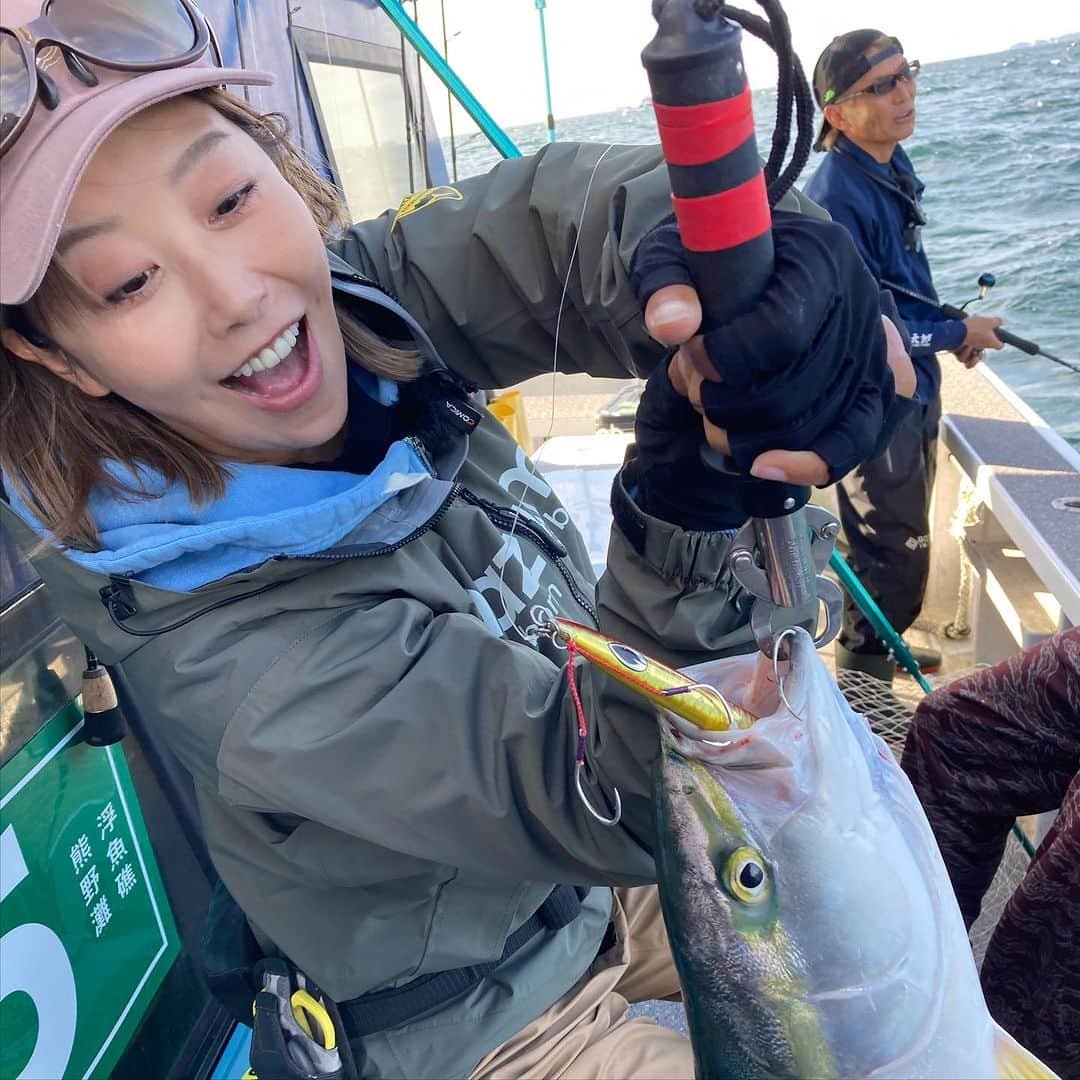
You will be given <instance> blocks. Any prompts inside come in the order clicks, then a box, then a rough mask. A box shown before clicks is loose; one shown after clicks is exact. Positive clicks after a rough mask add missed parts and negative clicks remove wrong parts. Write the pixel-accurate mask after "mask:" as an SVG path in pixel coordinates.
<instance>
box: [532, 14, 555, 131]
mask: <svg viewBox="0 0 1080 1080" xmlns="http://www.w3.org/2000/svg"><path fill="white" fill-rule="evenodd" d="M544 6H545V0H536V10H537V11H538V12H540V51H541V53H542V54H543V57H544V92H545V93H546V94H547V109H548V111H547V141H548V142H554V141H555V111H554V109H552V107H551V71H550V70H549V68H548V51H547V30H546V29H545V27H544Z"/></svg>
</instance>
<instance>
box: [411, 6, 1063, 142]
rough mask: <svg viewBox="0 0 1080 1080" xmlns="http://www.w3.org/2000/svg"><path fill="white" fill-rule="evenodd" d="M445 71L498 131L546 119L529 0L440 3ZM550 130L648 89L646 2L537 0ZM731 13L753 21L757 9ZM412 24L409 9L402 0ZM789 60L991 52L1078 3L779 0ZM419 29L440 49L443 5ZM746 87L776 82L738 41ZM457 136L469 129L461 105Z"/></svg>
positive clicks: (441, 109) (1048, 29) (1049, 27)
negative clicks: (793, 56) (843, 36)
mask: <svg viewBox="0 0 1080 1080" xmlns="http://www.w3.org/2000/svg"><path fill="white" fill-rule="evenodd" d="M444 2H445V7H446V21H447V31H448V34H449V36H450V46H449V56H450V63H451V64H452V65H453V67H454V68H455V69H456V71H457V73H458V75H459V76H460V77H461V78H462V79H463V80H464V82H465V84H466V85H467V86H468V87H469V89H470V90H472V92H473V93H474V94H475V95H476V96H477V98H478V99H479V100H480V102H481V104H482V105H483V106H484V107H485V108H486V109H487V110H488V112H490V113H491V114H492V116H494V118H495V120H496V121H497V122H498V123H499V124H501V125H502V126H503V127H512V126H514V125H516V124H526V123H530V122H537V123H540V122H543V120H544V118H545V117H546V115H547V104H546V99H545V96H544V73H543V61H542V58H541V48H540V16H539V14H538V12H537V9H536V2H537V0H444ZM544 2H545V5H546V6H545V11H544V21H545V24H546V29H547V40H548V58H549V63H550V66H551V92H552V100H553V105H554V113H555V118H556V122H557V121H558V118H559V117H560V116H583V115H587V114H589V113H596V112H607V111H609V110H612V109H617V108H620V107H622V106H626V105H638V104H640V103H641V101H642V100H643V99H644V98H646V97H647V96H648V93H649V87H648V82H647V80H646V77H645V72H644V69H643V68H642V67H641V60H640V53H641V50H642V48H643V47H644V46H645V45H646V44H647V43H648V42H649V40H650V39H651V38H652V36H653V34H654V33H655V30H656V23H655V22H654V20H653V18H652V15H651V3H650V0H544ZM735 6H738V7H741V8H743V9H745V10H751V11H754V12H755V13H758V14H760V12H761V9H760V8H759V7H758V5H757V4H756V3H754V2H753V0H742V2H741V3H736V5H735ZM405 7H406V10H407V11H408V12H409V14H410V15H411V14H412V12H413V0H406V3H405ZM784 9H785V11H786V12H787V16H788V20H789V21H790V23H791V29H792V38H793V40H794V44H795V51H796V52H797V53H798V54H799V56H800V58H801V59H802V61H803V65H804V67H805V68H806V70H807V73H808V75H809V73H810V72H811V71H812V69H813V64H814V61H815V60H816V59H817V56H818V54H819V53H820V52H821V50H822V49H823V48H824V47H825V45H826V44H828V42H829V41H830V40H831V38H832V37H833V36H834V35H836V34H840V33H844V32H845V31H847V30H853V29H856V28H858V27H862V26H868V25H869V26H877V27H878V28H879V29H881V30H883V31H885V32H887V33H890V34H894V35H896V36H897V37H899V38H900V40H901V41H902V42H903V44H904V48H905V51H906V53H907V56H908V58H909V59H919V60H922V61H923V62H924V63H927V62H930V61H934V60H948V59H953V58H956V57H961V56H976V55H979V54H981V53H991V52H999V51H1001V50H1002V49H1007V48H1009V47H1010V46H1011V45H1015V44H1018V43H1020V42H1026V41H1038V40H1041V39H1044V38H1052V37H1059V36H1061V35H1064V34H1070V33H1076V32H1080V3H1078V2H1077V0H1020V2H1017V0H904V2H903V3H900V4H892V5H887V4H879V3H874V2H872V0H786V3H784ZM416 12H417V16H418V20H419V23H420V27H421V29H422V30H423V31H424V32H425V33H426V34H427V36H428V37H429V38H431V40H432V41H433V43H434V44H435V45H436V46H437V47H438V48H439V50H440V52H441V51H442V45H443V37H442V15H441V11H440V0H416ZM744 56H745V60H746V67H747V72H748V74H749V78H750V85H751V86H752V87H753V88H754V89H757V88H758V87H761V86H768V85H771V84H773V83H774V82H775V78H776V75H775V65H774V63H773V54H772V52H771V51H769V50H768V49H767V48H766V47H765V46H764V45H761V44H760V43H759V42H758V41H757V40H756V39H754V38H751V37H750V36H749V35H744ZM427 76H428V77H429V79H430V81H429V82H428V83H427V88H428V97H429V99H430V101H431V103H432V109H433V112H434V114H435V124H436V128H437V130H439V131H440V132H442V133H443V134H444V135H445V134H446V132H447V122H446V108H447V103H446V92H445V90H444V89H443V88H442V85H441V84H440V83H439V82H438V80H437V79H435V77H434V76H433V75H431V74H430V72H428V73H427ZM454 125H455V129H456V130H457V131H458V132H463V131H468V130H472V129H474V125H473V124H472V121H471V120H470V119H469V117H468V116H467V115H466V114H465V113H464V112H463V111H462V110H461V109H460V108H458V107H457V106H455V109H454Z"/></svg>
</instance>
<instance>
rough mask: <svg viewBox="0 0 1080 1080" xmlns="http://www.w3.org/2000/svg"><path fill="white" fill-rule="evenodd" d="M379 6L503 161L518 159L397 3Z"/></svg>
mask: <svg viewBox="0 0 1080 1080" xmlns="http://www.w3.org/2000/svg"><path fill="white" fill-rule="evenodd" d="M379 6H380V7H381V8H382V9H383V11H385V12H386V14H387V15H389V16H390V19H391V21H392V22H393V23H394V25H395V26H396V27H397V28H398V29H399V30H400V31H401V33H402V34H403V35H404V37H405V40H406V41H408V43H409V44H410V45H411V46H412V47H413V48H414V49H415V50H416V51H417V52H418V53H419V54H420V55H421V56H422V57H423V58H424V60H426V61H427V64H428V67H430V68H431V70H432V71H434V72H435V74H436V75H437V76H438V77H439V79H440V81H441V82H442V84H443V85H444V86H445V87H446V89H447V90H449V91H450V93H451V94H453V95H454V97H455V98H457V100H458V101H459V102H460V104H461V107H462V108H463V109H464V110H465V111H466V112H467V113H468V114H469V115H470V116H471V117H472V118H473V120H475V121H476V126H477V127H479V128H480V130H481V131H482V132H483V133H484V134H485V135H486V136H487V137H488V139H490V140H491V144H492V145H493V146H494V147H495V149H496V150H498V151H499V153H500V154H502V156H503V157H504V158H517V157H521V151H520V150H519V149H518V148H517V146H516V145H515V144H514V140H513V139H511V138H510V136H509V135H507V134H506V132H505V131H503V129H502V128H501V127H499V125H498V124H497V123H496V122H495V119H494V118H493V117H492V115H491V114H490V113H489V112H488V111H487V109H485V108H484V106H483V105H481V104H480V102H479V101H478V100H477V99H476V97H475V95H474V94H473V92H472V91H471V90H470V89H469V88H468V87H467V86H466V85H465V84H464V83H463V82H462V81H461V79H459V78H458V75H457V72H455V71H454V69H453V68H452V67H451V66H450V65H449V64H448V63H447V62H446V60H445V59H443V56H442V54H441V53H440V52H439V50H438V49H436V48H435V46H434V45H433V44H432V43H431V41H430V40H429V39H428V38H427V36H426V35H425V34H424V32H423V31H422V30H421V29H420V27H419V26H417V25H416V23H415V22H413V20H412V19H410V18H409V16H408V14H406V12H405V9H404V8H403V7H402V6H401V3H400V0H379Z"/></svg>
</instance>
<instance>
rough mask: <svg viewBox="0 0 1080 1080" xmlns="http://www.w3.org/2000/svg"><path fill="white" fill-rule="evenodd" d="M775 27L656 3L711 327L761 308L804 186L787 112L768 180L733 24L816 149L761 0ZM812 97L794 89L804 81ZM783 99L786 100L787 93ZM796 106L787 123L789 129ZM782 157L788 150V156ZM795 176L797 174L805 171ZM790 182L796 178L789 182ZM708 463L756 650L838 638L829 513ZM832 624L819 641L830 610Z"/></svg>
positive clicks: (663, 99)
mask: <svg viewBox="0 0 1080 1080" xmlns="http://www.w3.org/2000/svg"><path fill="white" fill-rule="evenodd" d="M758 2H759V3H760V4H761V6H762V7H763V9H764V10H765V12H766V14H767V15H768V19H769V21H768V25H767V26H765V27H764V31H765V32H764V33H762V32H761V31H762V27H763V26H764V23H763V21H762V20H760V19H756V17H754V16H748V15H747V14H746V13H745V12H738V13H736V12H735V10H734V9H730V8H727V7H725V5H724V4H723V3H722V2H720V0H653V15H654V17H655V18H656V20H657V23H658V24H659V25H658V29H657V33H656V36H655V37H654V38H653V40H652V41H651V42H650V43H649V44H648V45H647V46H646V48H645V50H644V51H643V52H642V54H641V59H642V63H643V64H644V66H645V70H646V72H647V73H648V76H649V85H650V88H651V90H652V98H653V107H654V109H655V112H656V120H657V127H658V129H659V133H660V143H661V146H662V148H663V152H664V158H665V160H666V161H667V166H668V175H669V178H670V181H671V190H672V196H673V199H672V201H673V204H674V208H675V217H676V220H677V221H678V225H679V234H680V236H681V238H682V242H683V246H684V247H685V248H686V250H687V253H688V255H687V257H688V261H689V264H690V269H691V275H692V277H693V279H694V282H695V284H696V286H697V291H698V295H699V297H700V299H701V305H702V311H703V313H704V322H705V324H706V325H712V326H716V325H721V324H723V323H726V322H729V321H731V320H732V319H734V318H736V317H737V316H739V315H741V314H743V313H744V312H746V311H748V310H749V309H751V308H752V307H753V306H754V305H755V304H756V303H757V301H758V299H759V297H760V296H761V294H762V293H763V292H764V289H765V286H766V283H767V282H768V280H769V277H770V275H771V274H772V270H773V241H772V231H771V227H772V214H771V210H770V206H771V203H772V202H775V200H776V199H779V197H780V196H781V195H782V194H783V192H784V191H785V190H786V188H787V186H790V183H791V182H793V181H794V174H793V173H792V169H791V167H790V166H789V167H788V169H787V170H786V171H785V173H784V174H783V175H782V176H777V175H776V174H778V173H779V166H780V161H781V159H782V157H783V151H784V149H785V148H786V133H785V132H784V131H782V130H780V128H781V123H780V122H779V121H780V120H781V119H782V115H783V114H782V110H784V109H785V102H784V101H783V100H781V101H780V102H779V104H778V131H777V135H776V136H774V140H773V150H774V153H773V154H772V155H771V157H770V160H769V163H768V165H767V169H768V171H769V172H770V173H772V174H773V176H771V177H770V178H769V179H770V180H771V183H770V184H769V185H768V186H767V184H766V175H765V173H763V171H762V167H761V164H760V161H759V158H758V154H757V141H756V139H755V135H754V117H753V109H752V105H751V97H750V87H749V84H748V83H747V79H746V69H745V67H744V65H743V59H742V48H741V39H742V31H741V30H740V28H739V26H738V25H737V24H736V22H735V21H732V19H731V18H728V17H725V16H738V17H739V21H740V22H744V23H752V22H756V23H757V24H758V25H756V26H751V27H749V28H750V29H751V32H752V33H757V35H758V36H761V37H765V38H766V40H768V39H769V38H771V39H772V40H771V41H770V42H769V43H770V44H773V45H774V47H775V48H776V52H777V59H778V62H779V65H780V84H781V85H780V89H781V91H785V90H786V96H787V99H788V102H790V100H791V98H792V97H794V98H795V101H796V104H797V105H798V107H799V109H798V111H799V136H800V137H799V142H798V144H797V147H796V151H795V160H798V157H799V154H800V151H805V149H806V147H804V146H803V144H804V143H805V144H806V146H808V144H809V126H808V120H807V117H808V115H809V114H808V112H807V110H806V109H805V102H804V101H803V100H802V98H803V97H805V96H806V95H808V94H809V91H808V90H807V89H806V87H805V77H803V75H802V71H801V68H798V67H797V61H795V60H794V53H793V51H792V49H791V37H790V29H789V27H788V24H787V19H786V17H785V16H784V13H783V11H782V9H781V8H780V5H779V3H778V2H777V0H758ZM800 82H801V86H800V87H799V89H800V90H802V91H805V93H804V94H803V95H802V97H800V95H799V91H797V90H795V89H794V85H793V84H795V83H800ZM780 96H781V99H783V98H784V97H785V93H783V92H782V93H781V95H780ZM790 115H791V114H790V107H789V106H787V120H788V123H790ZM778 151H779V152H778ZM796 171H797V170H796ZM789 177H790V179H789ZM703 457H704V458H705V460H706V462H707V464H708V465H709V466H710V467H711V468H713V469H715V470H716V471H717V472H720V473H723V474H725V475H728V476H736V475H737V492H738V494H737V497H738V499H739V501H740V504H741V507H742V509H743V510H744V511H745V513H746V516H747V517H748V518H749V519H750V520H749V522H748V524H747V525H746V526H744V527H743V529H742V530H741V531H740V532H739V533H738V534H737V536H736V537H735V540H734V541H733V544H732V548H731V552H730V554H729V556H728V565H729V567H730V569H731V572H732V574H733V576H734V577H735V579H736V580H737V581H738V582H739V583H740V584H741V585H742V586H743V587H744V588H745V589H746V590H747V592H748V593H750V595H752V596H753V597H754V604H753V607H752V609H751V614H750V625H751V629H752V631H753V634H754V638H755V640H756V642H757V644H758V648H759V649H761V651H762V652H764V653H766V654H767V655H771V654H772V653H773V652H774V649H775V648H776V645H777V642H779V641H780V640H781V638H780V632H781V631H782V630H783V629H785V628H787V627H791V626H801V627H803V628H804V629H805V630H806V631H807V632H808V633H809V634H810V635H811V637H815V640H816V644H817V645H818V646H819V647H820V646H821V645H823V644H825V643H826V642H828V641H830V640H832V638H833V637H834V636H835V634H836V633H837V631H838V630H839V623H840V614H841V611H842V609H843V593H842V592H841V591H840V588H839V586H837V585H836V583H835V582H833V581H831V580H829V579H828V578H826V577H825V576H824V575H823V573H822V571H823V570H824V569H825V565H826V563H827V562H828V559H829V556H830V554H831V552H832V549H833V547H834V546H835V543H836V537H837V535H838V534H839V531H840V526H839V522H837V521H836V519H835V518H833V517H832V516H831V515H830V514H829V513H828V512H827V511H825V510H824V509H822V508H820V507H816V506H811V505H809V501H810V488H809V487H806V486H802V485H797V484H787V483H779V482H776V481H771V480H759V479H757V478H755V477H752V476H744V475H741V474H735V473H734V471H733V470H732V468H731V466H730V464H729V462H728V460H727V459H726V458H725V457H724V456H722V455H720V454H717V453H715V452H714V451H712V450H711V449H708V448H707V449H706V450H705V451H704V452H703ZM822 605H824V607H825V614H826V625H825V629H824V631H823V632H822V633H821V634H820V635H817V626H818V619H819V614H820V610H821V606H822Z"/></svg>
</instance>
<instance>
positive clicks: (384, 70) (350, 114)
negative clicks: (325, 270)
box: [293, 27, 429, 221]
mask: <svg viewBox="0 0 1080 1080" xmlns="http://www.w3.org/2000/svg"><path fill="white" fill-rule="evenodd" d="M293 37H294V40H295V42H296V45H297V49H298V52H299V54H300V60H301V66H302V68H303V71H304V76H305V79H306V80H307V84H308V90H309V92H310V94H311V100H312V104H313V105H314V108H315V114H316V118H317V120H318V123H319V128H320V133H321V135H322V141H323V146H324V147H325V149H326V155H327V160H328V164H329V166H330V169H331V172H332V173H333V177H334V181H335V182H336V183H337V185H338V187H339V188H340V189H341V191H342V193H343V194H344V196H345V200H346V203H347V204H348V207H349V216H350V217H351V218H352V219H353V220H354V221H360V220H363V219H365V218H371V217H375V216H376V215H378V214H380V213H382V211H384V210H386V209H388V208H390V207H394V206H397V205H398V204H399V203H400V202H401V199H402V197H403V196H404V195H406V194H408V193H409V192H410V191H414V190H417V189H420V188H424V187H427V186H429V185H428V181H427V176H426V169H425V167H424V155H423V137H422V132H421V131H420V130H419V125H418V124H417V123H416V115H417V113H416V110H415V108H414V105H413V94H412V89H411V86H410V83H409V80H408V79H407V78H406V72H405V69H404V67H403V61H402V52H401V50H399V49H393V48H389V47H387V46H382V45H372V44H370V43H367V42H359V41H352V40H350V39H348V38H341V37H337V36H335V35H333V34H323V33H315V32H313V31H310V30H305V29H303V28H299V27H296V28H294V30H293Z"/></svg>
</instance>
